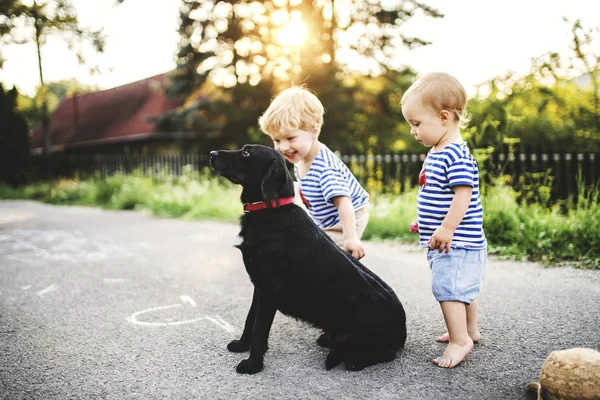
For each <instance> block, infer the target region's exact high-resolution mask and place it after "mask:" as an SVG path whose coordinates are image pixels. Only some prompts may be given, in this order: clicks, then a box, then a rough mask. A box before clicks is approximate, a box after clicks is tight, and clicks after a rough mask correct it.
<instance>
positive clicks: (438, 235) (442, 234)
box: [429, 185, 473, 253]
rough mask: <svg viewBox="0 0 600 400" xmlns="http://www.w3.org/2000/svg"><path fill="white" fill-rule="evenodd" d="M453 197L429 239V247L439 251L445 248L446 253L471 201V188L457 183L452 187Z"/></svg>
mask: <svg viewBox="0 0 600 400" xmlns="http://www.w3.org/2000/svg"><path fill="white" fill-rule="evenodd" d="M453 189H454V198H453V199H452V203H450V209H449V210H448V214H446V218H444V221H442V225H441V226H440V227H439V228H437V229H436V230H435V232H433V235H431V238H430V239H429V249H430V250H433V249H439V251H440V253H441V252H442V251H443V250H444V249H445V250H446V253H448V252H449V251H450V245H451V244H452V236H454V231H455V230H456V228H457V227H458V225H459V224H460V221H462V220H463V218H464V217H465V213H466V212H467V209H468V208H469V203H470V202H471V194H472V193H473V188H472V187H471V186H465V185H459V186H455V187H454V188H453Z"/></svg>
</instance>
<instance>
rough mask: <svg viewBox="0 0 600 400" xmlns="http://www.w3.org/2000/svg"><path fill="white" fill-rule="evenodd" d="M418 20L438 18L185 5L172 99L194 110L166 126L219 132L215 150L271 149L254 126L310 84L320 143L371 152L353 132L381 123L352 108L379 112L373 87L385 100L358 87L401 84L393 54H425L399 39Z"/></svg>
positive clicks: (338, 8)
mask: <svg viewBox="0 0 600 400" xmlns="http://www.w3.org/2000/svg"><path fill="white" fill-rule="evenodd" d="M418 12H421V13H423V14H425V15H428V16H431V17H441V14H440V13H439V12H438V11H437V10H435V9H433V8H431V7H429V6H427V5H426V4H424V3H421V2H419V1H416V0H397V1H395V2H394V1H373V0H348V1H344V2H342V1H340V0H337V1H334V0H289V1H285V0H266V1H261V2H259V1H246V0H228V1H216V0H205V1H198V0H183V2H182V6H181V14H180V15H181V27H180V47H179V52H178V55H177V68H176V70H175V71H174V72H173V74H172V86H171V87H170V90H169V93H170V94H176V95H181V94H183V95H185V96H188V102H187V104H186V107H185V108H184V109H183V110H180V111H179V112H178V113H176V114H173V113H171V114H170V115H169V116H168V121H169V123H171V124H174V125H179V126H181V127H187V128H195V129H198V130H200V131H203V132H214V131H219V132H221V139H220V140H216V141H215V142H214V143H215V145H218V144H219V143H220V144H222V145H229V146H238V145H240V144H243V143H245V142H248V141H255V142H256V141H259V142H261V141H266V138H265V137H264V136H263V135H260V133H259V132H258V131H257V128H256V125H257V124H256V121H257V119H258V117H259V116H260V114H261V113H262V112H263V111H264V110H265V109H266V107H267V106H268V104H269V101H270V99H271V98H272V97H273V95H274V94H276V93H277V92H278V91H280V90H281V89H282V88H284V87H288V86H290V85H292V84H296V85H298V84H306V85H307V86H308V88H309V89H311V90H313V91H315V92H316V94H317V95H318V96H319V98H320V99H321V101H322V102H323V104H324V106H325V108H326V109H327V114H326V118H325V124H324V126H323V130H322V135H323V138H324V141H326V142H327V143H335V145H336V149H344V150H350V149H352V150H357V149H359V148H361V149H362V148H365V147H366V146H367V145H368V144H369V143H368V142H369V140H368V139H367V138H359V137H358V136H356V135H355V134H354V130H353V129H351V128H352V127H353V126H360V129H363V132H366V131H368V130H371V131H374V128H375V126H371V128H370V129H369V128H367V127H366V126H365V125H367V126H368V125H369V124H370V123H371V122H376V121H374V120H373V119H371V118H368V117H366V118H365V116H364V113H363V114H362V116H358V115H357V113H361V111H360V110H361V108H360V107H361V106H362V105H363V104H361V103H357V102H356V101H357V100H361V99H362V100H364V101H367V98H368V100H369V101H370V100H373V101H375V103H374V104H373V105H372V106H371V107H370V108H380V107H383V106H384V102H383V103H382V99H383V98H384V97H385V94H384V93H383V92H384V91H385V90H384V88H383V87H379V86H378V85H377V84H375V86H376V87H378V88H379V89H381V93H371V94H369V95H367V96H365V95H364V93H361V90H362V87H361V85H363V84H364V83H363V82H361V78H365V79H366V80H367V81H369V82H371V83H373V82H375V81H376V80H378V79H379V80H380V81H385V80H389V79H392V80H393V79H396V78H397V77H396V76H394V77H391V75H395V71H396V70H397V69H398V67H399V63H398V62H397V57H396V56H397V49H398V48H400V47H416V46H420V45H425V44H427V43H426V42H425V41H423V40H421V39H419V38H412V37H407V36H406V35H404V34H403V33H402V30H401V28H402V24H403V23H404V22H405V21H407V20H408V19H410V18H411V17H413V16H414V15H415V14H416V13H418ZM376 77H379V78H376ZM388 83H389V82H388ZM371 95H373V96H371ZM177 120H179V122H176V121H177ZM219 121H220V123H217V125H218V126H217V125H215V122H219ZM388 122H389V121H388ZM391 125H394V124H391ZM386 128H389V127H386ZM388 131H389V132H390V134H391V133H392V132H394V131H395V129H394V127H393V128H391V129H388ZM338 145H339V146H338Z"/></svg>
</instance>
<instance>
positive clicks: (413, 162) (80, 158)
mask: <svg viewBox="0 0 600 400" xmlns="http://www.w3.org/2000/svg"><path fill="white" fill-rule="evenodd" d="M341 159H342V160H343V161H344V162H345V163H346V165H348V166H349V168H350V169H351V170H352V172H353V173H354V174H355V175H356V177H357V178H358V180H359V181H360V182H361V183H362V184H363V185H364V186H365V187H367V188H369V189H375V190H377V191H379V192H384V193H385V192H392V193H401V192H404V191H405V190H407V189H409V188H412V187H414V186H415V185H417V182H418V177H419V172H420V170H421V167H422V165H423V160H424V159H425V154H408V153H401V154H385V155H342V156H341ZM208 162H209V156H208V154H108V155H104V154H95V155H79V154H78V155H73V154H72V155H65V154H61V155H53V157H52V158H51V160H50V168H51V174H49V173H48V171H47V166H48V163H47V162H46V160H45V159H44V158H43V157H41V156H39V157H36V158H34V159H33V160H32V167H33V168H32V170H33V171H34V172H33V173H32V178H33V179H46V178H48V177H50V178H56V177H73V176H75V175H77V176H79V177H82V178H85V177H89V176H98V177H100V178H105V177H107V176H111V175H114V174H116V173H132V172H134V171H137V173H140V174H142V175H143V176H147V177H161V176H162V177H164V176H166V175H181V174H183V173H184V172H185V171H186V170H202V169H205V168H206V167H208V166H209V164H208ZM480 171H481V177H482V180H483V181H488V182H489V180H490V178H491V177H495V176H498V175H499V174H502V175H510V176H512V178H513V179H512V182H514V183H515V184H517V185H521V186H526V185H534V184H536V182H537V184H540V183H545V184H548V183H550V181H551V183H552V191H551V194H550V196H551V198H552V199H554V200H556V199H566V198H569V197H572V196H576V195H577V190H578V186H577V185H578V179H581V180H582V182H583V183H584V184H585V185H586V186H591V185H595V184H597V183H598V181H599V179H600V154H595V153H510V154H506V153H493V154H491V155H490V156H489V157H488V158H487V159H485V160H484V161H481V162H480Z"/></svg>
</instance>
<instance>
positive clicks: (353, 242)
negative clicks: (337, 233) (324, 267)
mask: <svg viewBox="0 0 600 400" xmlns="http://www.w3.org/2000/svg"><path fill="white" fill-rule="evenodd" d="M344 250H346V251H347V252H348V253H350V254H352V257H354V258H356V259H357V260H360V259H361V258H363V257H364V256H365V247H364V246H363V244H362V242H361V241H360V240H358V238H356V237H355V238H352V239H344Z"/></svg>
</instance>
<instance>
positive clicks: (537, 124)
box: [469, 21, 600, 152]
mask: <svg viewBox="0 0 600 400" xmlns="http://www.w3.org/2000/svg"><path fill="white" fill-rule="evenodd" d="M594 31H595V32H599V31H598V29H596V30H590V29H585V28H584V27H583V26H582V25H581V22H580V21H575V22H574V23H573V26H572V35H573V36H572V46H571V49H572V54H571V55H570V56H560V55H559V54H557V53H548V54H546V55H544V56H542V57H539V58H537V59H534V60H533V62H532V66H531V70H530V72H529V73H528V74H526V75H525V76H519V75H517V74H514V73H510V74H507V75H505V76H500V77H496V78H494V79H492V80H490V81H489V82H488V84H487V87H488V90H489V94H488V95H487V96H479V97H478V98H476V99H474V100H471V102H470V107H469V110H470V112H471V114H472V116H473V118H472V121H471V124H470V125H471V126H472V128H470V130H469V132H470V133H471V139H472V140H473V141H474V144H475V145H476V146H477V147H480V148H484V147H491V148H498V147H500V148H502V147H504V148H506V147H507V145H506V144H505V143H504V142H506V141H507V140H508V141H509V142H514V140H512V139H516V140H518V145H517V147H518V148H519V149H520V150H522V151H537V152H599V151H600V104H599V96H600V85H599V79H600V55H598V54H594V51H593V43H592V42H593V39H594V38H595V36H594V35H592V33H593V32H594Z"/></svg>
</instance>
